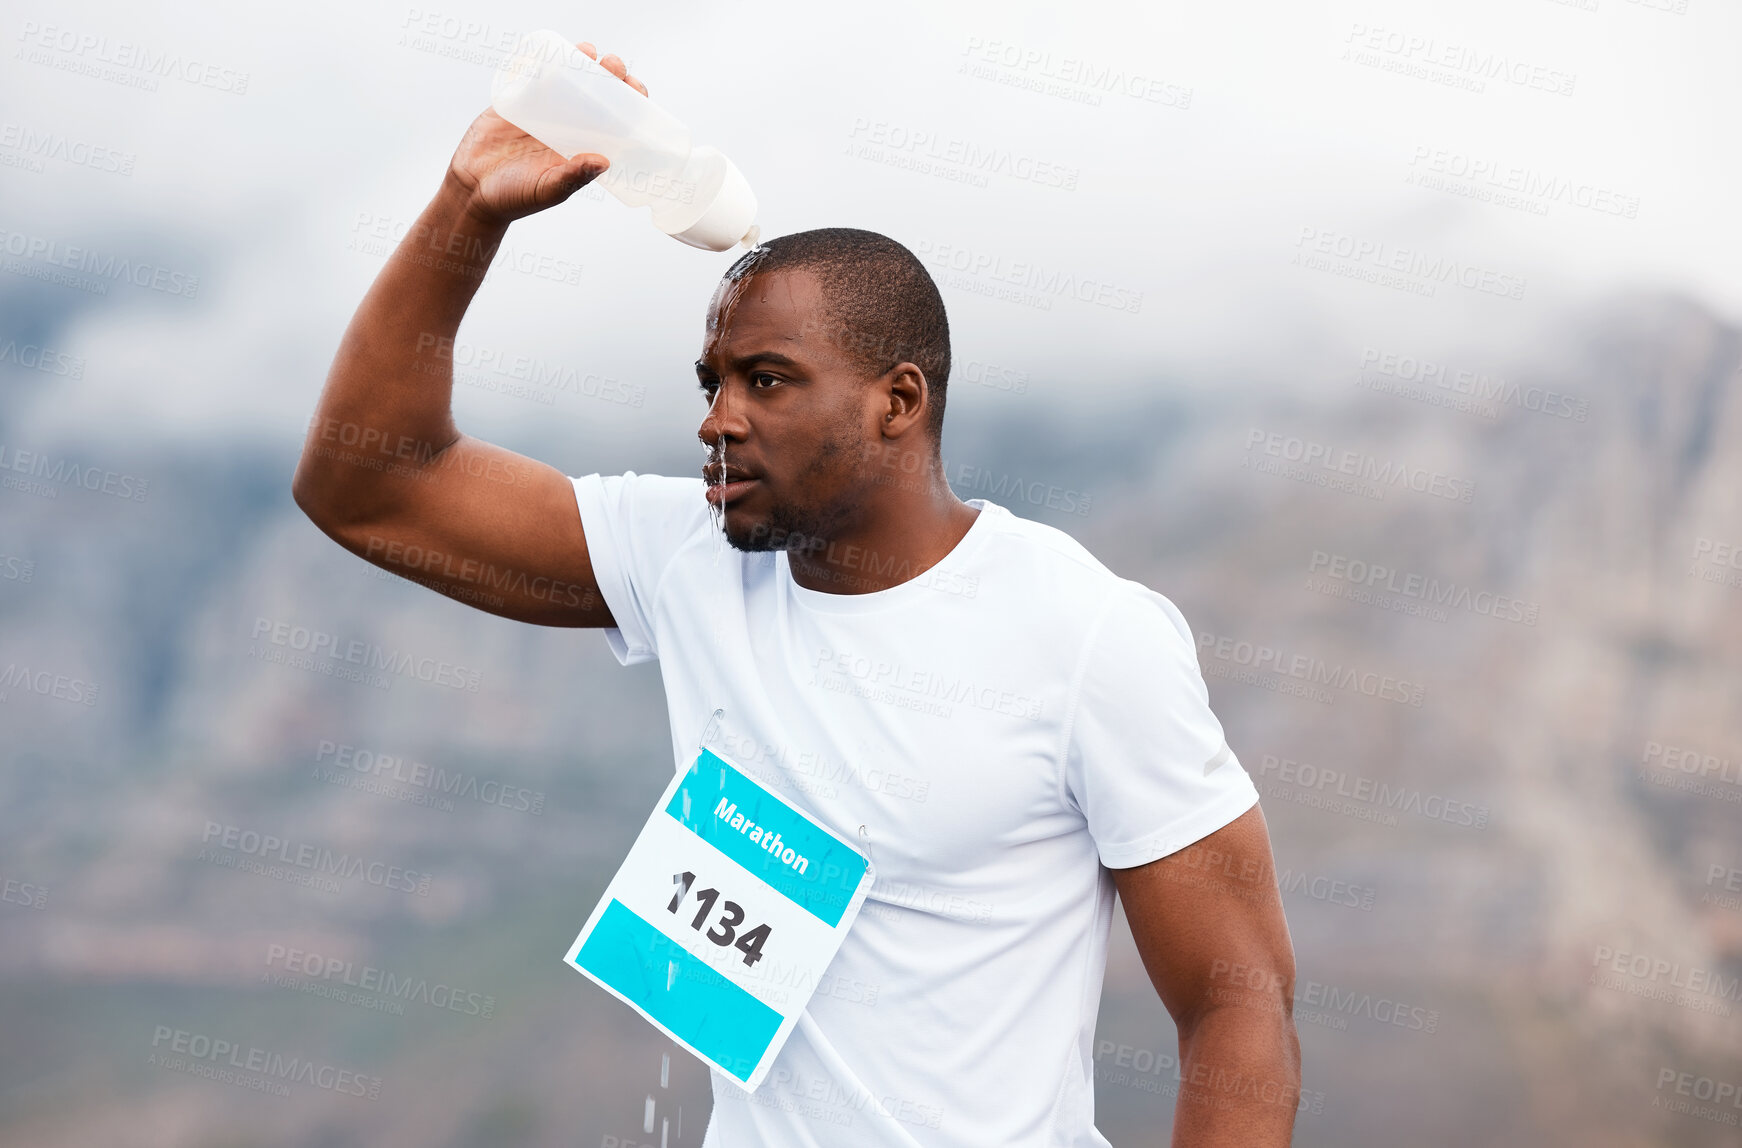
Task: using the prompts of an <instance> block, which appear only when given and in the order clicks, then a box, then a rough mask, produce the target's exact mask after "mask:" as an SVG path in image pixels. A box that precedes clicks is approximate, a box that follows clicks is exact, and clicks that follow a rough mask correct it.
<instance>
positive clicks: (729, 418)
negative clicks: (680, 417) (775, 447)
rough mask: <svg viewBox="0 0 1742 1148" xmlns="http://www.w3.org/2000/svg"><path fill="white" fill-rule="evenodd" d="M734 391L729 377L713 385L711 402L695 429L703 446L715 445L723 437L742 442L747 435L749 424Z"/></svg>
mask: <svg viewBox="0 0 1742 1148" xmlns="http://www.w3.org/2000/svg"><path fill="white" fill-rule="evenodd" d="M735 393H736V388H735V387H734V386H733V385H732V381H731V380H730V379H722V380H720V382H719V384H718V385H717V386H715V388H714V399H713V402H711V403H709V404H708V413H707V415H706V416H704V417H703V419H702V425H701V426H700V427H699V428H697V430H696V438H698V439H700V440H701V443H702V445H703V446H706V447H713V446H716V445H718V444H719V442H720V440H721V439H723V438H724V439H731V440H732V441H734V442H743V441H744V440H745V439H746V438H747V437H748V436H749V434H750V424H749V422H748V421H746V419H745V417H744V412H743V405H742V403H740V402H739V401H738V399H737V398H736V397H735Z"/></svg>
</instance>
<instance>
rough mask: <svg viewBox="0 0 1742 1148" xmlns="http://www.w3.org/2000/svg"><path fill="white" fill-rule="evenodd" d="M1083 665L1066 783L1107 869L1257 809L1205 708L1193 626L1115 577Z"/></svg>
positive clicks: (1167, 849)
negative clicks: (1110, 599) (1110, 600)
mask: <svg viewBox="0 0 1742 1148" xmlns="http://www.w3.org/2000/svg"><path fill="white" fill-rule="evenodd" d="M1084 658H1085V661H1084V665H1083V670H1082V678H1081V681H1080V684H1079V686H1078V688H1077V693H1076V698H1075V707H1074V709H1073V711H1072V716H1071V727H1070V735H1069V737H1070V740H1069V743H1068V745H1067V747H1066V751H1065V770H1064V787H1065V796H1066V799H1067V800H1068V801H1070V802H1071V804H1072V805H1073V806H1075V808H1076V809H1078V810H1079V811H1080V812H1081V813H1082V814H1083V816H1084V817H1085V818H1086V819H1087V821H1088V826H1089V834H1090V836H1091V837H1093V838H1094V841H1095V847H1096V850H1097V851H1098V852H1099V854H1100V857H1101V863H1102V864H1103V865H1105V866H1106V867H1107V868H1109V869H1128V868H1130V867H1132V866H1134V865H1142V864H1145V863H1147V862H1150V861H1154V860H1155V859H1157V858H1159V857H1165V856H1167V855H1168V854H1170V853H1174V852H1177V851H1178V850H1180V849H1183V848H1185V847H1186V846H1187V845H1190V844H1191V843H1192V842H1194V841H1197V840H1199V839H1200V838H1203V837H1206V836H1208V835H1209V834H1211V833H1214V832H1215V831H1216V830H1218V829H1220V828H1222V826H1224V825H1226V824H1228V823H1229V822H1230V821H1232V820H1234V819H1235V818H1236V817H1238V816H1240V815H1241V814H1242V813H1244V812H1246V810H1248V809H1250V808H1251V807H1252V806H1253V804H1254V803H1256V802H1257V800H1258V791H1257V789H1256V788H1254V787H1253V785H1252V779H1251V778H1250V777H1248V776H1247V774H1246V770H1245V768H1244V767H1243V766H1241V764H1240V761H1239V759H1238V758H1236V757H1235V756H1234V752H1233V750H1232V749H1230V748H1229V747H1228V742H1227V739H1226V738H1225V737H1224V736H1223V733H1222V724H1221V722H1219V721H1217V720H1216V715H1215V714H1213V713H1211V712H1210V701H1209V691H1208V689H1206V687H1205V685H1204V677H1203V673H1202V671H1201V670H1200V669H1199V668H1198V657H1197V651H1196V648H1195V647H1194V645H1193V644H1192V640H1191V629H1190V628H1189V627H1188V626H1187V625H1186V621H1185V618H1184V617H1182V616H1181V614H1180V612H1179V610H1178V608H1177V607H1175V606H1174V604H1173V603H1172V602H1170V601H1169V600H1168V599H1167V598H1165V597H1163V596H1162V595H1161V594H1158V593H1156V592H1155V591H1153V590H1151V589H1149V588H1148V587H1147V586H1144V585H1142V584H1141V583H1137V582H1132V581H1130V580H1129V579H1120V584H1119V587H1118V588H1117V589H1116V590H1115V592H1114V601H1113V604H1112V605H1111V606H1110V607H1109V608H1108V610H1107V612H1106V613H1105V614H1104V615H1103V616H1102V620H1101V622H1100V624H1099V625H1098V627H1097V628H1096V629H1095V631H1094V632H1093V634H1092V635H1091V637H1090V645H1089V648H1088V649H1087V650H1086V651H1085V653H1084Z"/></svg>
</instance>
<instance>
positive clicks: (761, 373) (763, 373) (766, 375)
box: [750, 371, 780, 389]
mask: <svg viewBox="0 0 1742 1148" xmlns="http://www.w3.org/2000/svg"><path fill="white" fill-rule="evenodd" d="M758 379H772V380H773V381H775V382H777V383H778V382H780V376H779V375H771V374H769V373H768V372H767V371H757V372H756V373H755V374H754V375H751V376H750V382H751V383H753V384H754V383H755V382H756V380H758ZM764 389H767V388H764Z"/></svg>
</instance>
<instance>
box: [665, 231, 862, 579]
mask: <svg viewBox="0 0 1742 1148" xmlns="http://www.w3.org/2000/svg"><path fill="white" fill-rule="evenodd" d="M825 314H826V312H825V311H824V309H823V294H822V284H821V282H820V281H819V280H818V279H817V278H816V276H815V275H814V274H812V273H810V272H808V271H803V270H787V271H771V272H764V273H760V274H758V273H757V272H756V271H755V269H754V266H753V265H752V266H751V268H750V269H749V273H748V274H745V275H743V276H741V277H739V278H737V279H727V280H723V281H722V282H721V284H720V287H719V289H718V290H717V291H715V293H714V298H713V300H712V301H711V302H710V303H709V305H708V317H707V328H706V330H705V332H704V334H703V337H702V356H701V358H700V359H698V360H697V361H696V379H697V382H698V383H699V384H700V387H701V391H702V394H703V397H704V400H705V401H706V402H707V403H708V413H707V415H706V417H705V418H703V419H702V425H701V427H700V429H698V430H697V432H696V437H697V438H699V439H700V440H701V441H702V443H703V445H704V446H706V447H708V448H709V457H708V461H707V464H706V466H705V467H704V468H703V479H704V481H706V482H707V483H708V484H709V489H708V498H709V500H710V502H714V503H715V504H716V506H717V507H719V506H723V512H722V511H721V510H719V509H716V514H717V515H723V519H724V521H723V526H724V530H725V534H726V539H727V541H728V542H730V543H731V544H732V545H733V546H734V547H736V548H737V549H739V550H750V551H753V550H783V549H784V550H795V549H804V548H809V547H817V546H821V545H824V544H826V540H828V539H831V538H837V537H840V536H841V535H842V534H843V533H844V532H846V531H849V530H851V529H852V528H853V527H854V526H855V525H856V524H857V523H859V522H861V521H862V520H863V512H864V504H865V501H866V499H867V498H868V497H869V494H870V486H869V484H868V483H866V482H865V481H863V476H864V475H865V474H866V472H867V463H868V461H869V460H870V459H871V458H872V457H874V454H875V452H876V450H877V449H878V447H879V443H880V432H879V426H880V424H881V423H882V422H883V418H884V415H883V412H884V411H885V410H886V409H887V405H888V397H887V395H885V394H884V393H883V390H882V388H879V387H875V386H872V385H870V380H869V379H868V378H867V376H866V373H865V368H864V367H863V366H859V365H856V364H854V363H852V362H851V361H850V360H848V359H847V357H846V356H845V355H844V354H842V353H841V351H840V349H839V348H838V347H836V346H835V345H834V344H833V343H831V342H830V340H829V339H827V338H826V337H825V333H826V330H827V324H826V323H825V321H824V319H823V316H824V315H825ZM722 452H723V462H724V465H723V466H722ZM722 477H723V478H724V484H723V485H721V479H722ZM741 480H743V481H741Z"/></svg>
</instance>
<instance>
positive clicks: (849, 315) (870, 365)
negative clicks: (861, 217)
mask: <svg viewBox="0 0 1742 1148" xmlns="http://www.w3.org/2000/svg"><path fill="white" fill-rule="evenodd" d="M801 269H802V270H805V271H809V272H811V273H812V274H814V275H815V276H816V277H817V278H818V279H819V280H821V281H822V287H823V298H824V299H825V300H826V304H825V306H826V307H827V312H828V313H827V314H826V315H824V316H822V317H820V318H819V319H818V320H816V321H815V328H816V329H817V330H818V331H820V332H821V333H822V334H823V336H824V337H825V338H827V339H829V340H830V341H831V342H833V343H834V344H835V345H836V346H837V347H839V348H840V349H841V350H842V351H843V352H845V353H846V355H847V356H848V358H849V359H850V360H852V361H853V362H854V363H857V364H859V365H861V366H863V367H864V368H865V370H866V371H867V372H868V373H869V374H870V375H871V376H872V377H876V376H879V375H882V374H883V373H884V372H885V371H888V370H889V369H890V368H891V367H893V366H895V365H896V364H897V363H902V362H909V363H912V364H913V365H914V366H916V367H918V368H919V369H920V370H921V371H922V372H924V374H925V381H926V401H927V402H929V403H930V404H931V409H930V412H929V417H928V419H927V422H926V429H927V430H928V431H930V433H931V437H932V442H933V444H934V445H938V444H941V443H942V441H943V429H944V392H945V388H946V387H947V385H948V384H949V379H950V321H949V318H948V317H947V316H946V315H945V314H944V299H943V296H942V295H940V294H938V285H937V284H936V283H935V282H933V281H932V277H931V273H930V272H928V271H927V270H926V269H925V264H923V263H921V262H920V261H919V259H918V257H917V256H915V255H914V253H913V252H911V251H909V250H908V249H907V248H906V247H903V246H902V245H901V244H899V243H897V242H896V241H895V240H893V239H891V238H889V237H888V236H887V235H880V234H878V233H877V232H875V231H861V230H859V229H857V228H853V227H820V228H817V229H816V230H814V231H797V232H794V233H793V234H791V235H781V236H777V237H775V238H774V239H769V240H765V241H764V242H762V243H759V244H757V245H756V246H755V247H753V248H751V249H750V250H749V251H747V252H745V253H744V254H743V255H742V256H740V257H739V259H738V261H737V262H735V263H733V264H732V266H731V267H730V268H729V269H728V270H727V271H726V276H725V277H726V278H727V279H741V278H743V277H744V276H746V275H753V274H754V275H761V274H763V273H765V272H771V271H791V270H801ZM806 326H807V329H806V331H805V334H810V333H811V330H810V328H811V324H810V323H807V325H806Z"/></svg>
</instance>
